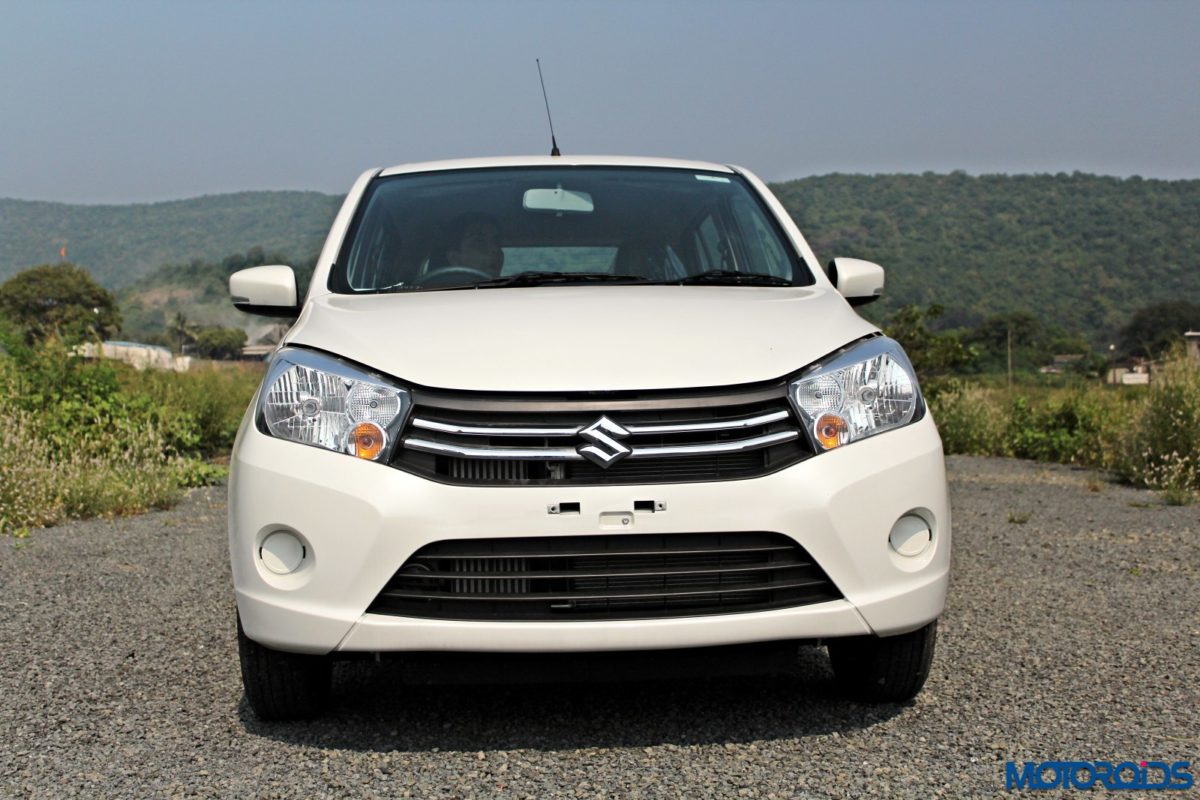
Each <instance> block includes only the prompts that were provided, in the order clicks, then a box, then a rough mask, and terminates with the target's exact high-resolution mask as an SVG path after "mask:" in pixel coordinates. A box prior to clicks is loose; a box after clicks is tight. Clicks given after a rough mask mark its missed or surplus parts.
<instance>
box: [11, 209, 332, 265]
mask: <svg viewBox="0 0 1200 800" xmlns="http://www.w3.org/2000/svg"><path fill="white" fill-rule="evenodd" d="M340 203H341V198H340V197H335V196H332V195H327V194H321V193H319V192H239V193H237V194H223V195H208V196H205V197H196V198H193V199H191V200H176V201H172V202H167V203H139V204H136V205H124V206H103V205H67V204H65V203H43V202H31V201H27V200H11V199H0V280H3V279H5V278H7V277H9V276H10V275H12V274H13V273H14V272H17V271H18V270H21V269H24V268H26V267H30V266H33V265H35V264H45V263H48V262H51V263H52V262H55V261H58V260H59V248H60V247H62V246H64V245H65V246H66V247H67V252H68V255H69V257H70V259H71V261H74V262H75V263H76V264H79V265H80V266H82V267H85V268H86V269H87V270H88V271H89V272H91V273H92V275H93V276H94V277H95V278H96V280H98V281H99V282H100V283H101V284H103V285H105V286H107V287H109V288H117V287H121V286H126V285H129V284H131V283H133V282H134V281H136V280H137V279H138V278H140V277H142V276H145V275H147V274H149V273H150V272H152V271H154V270H155V269H157V268H158V267H161V266H162V265H163V264H176V263H180V262H187V261H191V260H192V259H202V260H204V261H214V262H215V261H220V260H221V259H222V258H224V257H225V256H227V255H229V254H230V253H234V252H242V251H245V250H247V249H249V248H251V247H254V246H260V247H262V248H264V249H265V250H268V251H282V252H286V253H293V254H297V255H300V254H302V255H303V256H304V257H309V256H310V255H315V254H316V252H317V250H319V249H320V247H321V242H322V241H324V238H325V234H326V232H327V231H328V230H329V225H330V223H331V222H332V221H333V217H334V215H335V214H336V213H337V209H338V205H339V204H340Z"/></svg>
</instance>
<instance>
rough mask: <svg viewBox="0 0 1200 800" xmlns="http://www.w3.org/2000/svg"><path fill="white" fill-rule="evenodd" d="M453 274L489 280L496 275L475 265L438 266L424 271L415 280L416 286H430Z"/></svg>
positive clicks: (451, 276)
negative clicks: (430, 270) (417, 279)
mask: <svg viewBox="0 0 1200 800" xmlns="http://www.w3.org/2000/svg"><path fill="white" fill-rule="evenodd" d="M455 276H461V277H471V278H482V279H483V280H491V279H492V278H494V277H496V276H495V275H493V274H491V273H490V272H484V271H483V270H481V269H476V268H475V267H453V266H451V267H438V268H437V269H435V270H433V271H432V272H426V273H425V274H424V275H422V276H421V280H420V281H418V282H417V285H418V286H430V285H437V284H439V283H443V282H444V280H443V279H445V278H453V277H455ZM451 283H452V282H451Z"/></svg>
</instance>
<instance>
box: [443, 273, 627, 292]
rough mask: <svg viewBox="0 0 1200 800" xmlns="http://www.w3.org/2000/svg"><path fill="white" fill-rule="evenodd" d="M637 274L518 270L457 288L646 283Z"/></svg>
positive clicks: (456, 287)
mask: <svg viewBox="0 0 1200 800" xmlns="http://www.w3.org/2000/svg"><path fill="white" fill-rule="evenodd" d="M646 282H647V279H646V278H642V277H639V276H637V275H613V274H612V273H609V272H540V271H532V270H531V271H527V272H518V273H517V274H516V275H507V276H505V277H503V278H493V279H491V280H488V281H479V282H478V283H471V284H468V285H466V286H455V287H453V288H455V289H496V288H499V287H502V286H546V285H548V284H554V283H646Z"/></svg>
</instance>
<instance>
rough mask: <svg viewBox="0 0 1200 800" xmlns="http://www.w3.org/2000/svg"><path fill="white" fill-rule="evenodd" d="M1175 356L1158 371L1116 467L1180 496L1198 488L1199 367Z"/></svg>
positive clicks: (1124, 439)
mask: <svg viewBox="0 0 1200 800" xmlns="http://www.w3.org/2000/svg"><path fill="white" fill-rule="evenodd" d="M1176 356H1177V357H1176V358H1174V359H1173V360H1171V361H1170V362H1168V363H1167V364H1165V365H1164V366H1163V367H1162V368H1160V369H1159V370H1158V372H1156V373H1155V375H1154V380H1153V382H1152V383H1151V384H1150V391H1149V392H1148V394H1147V397H1146V400H1145V402H1144V403H1142V404H1141V406H1140V407H1139V408H1138V410H1137V413H1136V415H1134V417H1133V421H1132V423H1131V424H1130V425H1129V429H1128V432H1127V433H1126V434H1125V435H1124V437H1122V439H1121V443H1120V446H1119V448H1118V452H1117V455H1116V459H1115V463H1114V464H1113V467H1114V469H1115V470H1116V472H1117V473H1118V474H1119V475H1120V476H1121V477H1122V478H1125V479H1126V480H1129V481H1132V482H1133V483H1137V484H1141V485H1143V486H1147V487H1149V488H1151V489H1156V490H1158V491H1162V492H1170V493H1173V494H1175V495H1177V496H1182V493H1190V492H1194V491H1196V490H1200V369H1197V368H1196V366H1195V365H1194V364H1193V363H1192V362H1190V361H1188V360H1187V359H1186V358H1184V357H1182V356H1181V354H1178V353H1177V354H1176Z"/></svg>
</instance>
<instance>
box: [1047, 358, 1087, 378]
mask: <svg viewBox="0 0 1200 800" xmlns="http://www.w3.org/2000/svg"><path fill="white" fill-rule="evenodd" d="M1082 360H1083V354H1082V353H1067V354H1064V355H1057V356H1055V357H1054V361H1053V362H1051V363H1050V364H1047V365H1046V366H1044V367H1041V368H1040V369H1038V372H1040V373H1042V374H1043V375H1060V374H1062V373H1063V372H1065V371H1066V370H1067V369H1068V368H1069V367H1070V366H1071V365H1072V364H1074V363H1076V362H1078V361H1082Z"/></svg>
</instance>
